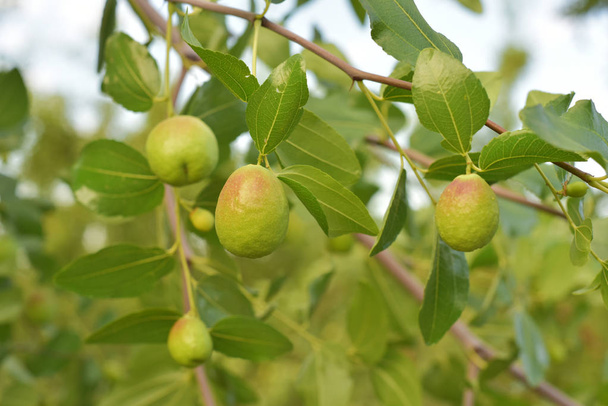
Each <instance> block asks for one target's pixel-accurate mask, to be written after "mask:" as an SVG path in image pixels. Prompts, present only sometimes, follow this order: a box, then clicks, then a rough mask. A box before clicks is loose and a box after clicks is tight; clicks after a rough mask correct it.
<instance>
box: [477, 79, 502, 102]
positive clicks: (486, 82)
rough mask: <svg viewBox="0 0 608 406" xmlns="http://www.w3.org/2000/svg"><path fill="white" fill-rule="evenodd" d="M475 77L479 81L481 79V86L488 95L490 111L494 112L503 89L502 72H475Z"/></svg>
mask: <svg viewBox="0 0 608 406" xmlns="http://www.w3.org/2000/svg"><path fill="white" fill-rule="evenodd" d="M475 76H477V79H479V81H480V82H481V85H482V86H483V88H484V89H486V92H487V93H488V98H489V99H490V111H492V109H493V108H494V105H495V104H496V101H497V100H498V96H499V95H500V90H501V89H502V76H501V74H500V72H475Z"/></svg>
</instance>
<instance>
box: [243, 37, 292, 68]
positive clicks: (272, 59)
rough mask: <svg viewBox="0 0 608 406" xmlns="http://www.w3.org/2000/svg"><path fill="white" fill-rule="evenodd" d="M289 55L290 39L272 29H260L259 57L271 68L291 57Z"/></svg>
mask: <svg viewBox="0 0 608 406" xmlns="http://www.w3.org/2000/svg"><path fill="white" fill-rule="evenodd" d="M252 38H253V36H252ZM252 46H253V45H252ZM289 55H290V52H289V40H288V39H287V38H285V37H284V36H282V35H279V34H277V33H276V32H273V31H271V30H260V32H259V33H258V57H259V58H260V59H261V60H262V61H263V62H264V63H265V64H266V65H267V66H268V67H269V68H270V69H272V68H275V67H277V66H278V65H280V64H281V63H282V62H283V61H284V60H285V59H287V58H289Z"/></svg>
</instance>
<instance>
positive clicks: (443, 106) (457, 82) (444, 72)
mask: <svg viewBox="0 0 608 406" xmlns="http://www.w3.org/2000/svg"><path fill="white" fill-rule="evenodd" d="M412 96H413V98H414V106H415V107H416V113H417V114H418V118H419V120H420V123H421V124H422V125H423V126H425V127H426V128H428V129H429V130H432V131H435V132H438V133H440V134H441V135H442V136H443V138H444V141H443V143H442V145H443V146H444V148H446V149H448V150H450V151H453V152H457V153H460V154H464V153H466V152H468V151H469V150H470V149H471V140H472V139H473V135H474V134H475V133H476V132H477V131H479V130H480V129H481V128H482V127H483V126H484V124H485V123H486V120H487V119H488V115H489V113H490V99H489V98H488V94H487V93H486V90H485V89H484V88H483V86H482V85H481V81H480V80H479V79H478V78H477V76H475V74H474V73H473V72H471V71H470V70H469V69H467V67H466V66H464V65H463V64H462V62H460V61H458V60H457V59H455V58H453V57H450V56H449V55H446V54H444V53H443V52H439V51H437V50H435V49H425V50H423V51H422V52H420V57H419V58H418V62H417V66H416V71H415V72H414V77H413V80H412Z"/></svg>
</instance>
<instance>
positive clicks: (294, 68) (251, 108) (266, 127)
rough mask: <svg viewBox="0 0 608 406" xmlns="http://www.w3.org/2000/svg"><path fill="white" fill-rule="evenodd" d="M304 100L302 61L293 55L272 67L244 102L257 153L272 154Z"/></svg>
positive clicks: (291, 126) (293, 124)
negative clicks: (263, 80)
mask: <svg viewBox="0 0 608 406" xmlns="http://www.w3.org/2000/svg"><path fill="white" fill-rule="evenodd" d="M307 100H308V87H307V84H306V69H305V68H304V60H303V59H302V56H301V55H294V56H292V57H291V58H289V59H287V60H286V61H285V62H283V63H282V64H280V65H279V66H277V67H276V68H274V69H273V70H272V72H271V73H270V76H269V77H268V79H266V81H265V82H264V83H263V84H262V86H260V88H259V89H258V90H256V91H255V93H253V95H252V96H251V98H250V99H249V103H248V104H247V110H246V112H245V118H246V120H247V126H248V127H249V132H250V133H251V137H252V138H253V141H254V142H255V146H256V148H257V149H258V151H260V153H262V154H269V153H271V152H272V151H273V150H274V149H275V148H276V147H277V145H279V144H280V143H281V141H283V140H284V139H285V138H287V137H288V136H289V134H291V132H292V131H293V130H294V129H295V128H296V126H297V124H298V122H299V121H300V118H301V117H302V113H303V109H302V107H303V106H304V105H305V104H306V101H307Z"/></svg>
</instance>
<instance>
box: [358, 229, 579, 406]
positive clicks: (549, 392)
mask: <svg viewBox="0 0 608 406" xmlns="http://www.w3.org/2000/svg"><path fill="white" fill-rule="evenodd" d="M355 237H356V238H357V239H358V240H359V241H360V242H361V243H362V244H363V245H364V246H365V247H367V248H368V249H371V247H373V245H374V242H375V241H374V239H373V238H372V237H370V236H367V235H363V234H355ZM374 258H375V259H376V260H377V261H378V262H380V263H381V264H382V265H383V266H384V268H386V270H387V271H389V273H390V274H391V275H393V276H394V277H395V279H397V281H398V282H399V283H400V284H401V285H402V286H403V287H404V288H405V289H406V290H407V291H408V292H410V294H411V295H412V296H413V297H414V298H415V299H416V300H417V301H418V302H422V299H423V298H424V287H423V286H422V284H421V283H420V282H419V281H418V280H417V279H416V278H415V277H414V276H412V274H410V273H409V272H408V271H407V269H406V268H405V267H404V266H403V265H401V264H400V263H399V262H398V261H397V259H396V258H395V257H394V256H393V255H392V254H391V253H390V252H388V251H386V250H385V251H382V252H380V253H379V254H377V255H376V256H375V257H374ZM450 332H451V333H452V334H453V335H454V336H455V337H456V339H458V340H459V341H460V342H461V343H462V345H463V346H464V347H465V348H466V349H467V350H472V351H475V352H476V353H477V354H478V355H479V356H480V357H481V358H483V359H484V360H486V361H490V360H492V359H493V358H494V357H495V355H494V351H493V350H492V349H491V348H490V347H489V346H488V345H487V344H485V343H483V342H482V341H481V339H480V338H479V337H477V336H476V335H475V334H474V333H473V332H472V331H471V330H470V329H469V327H468V326H467V325H466V324H464V323H463V322H462V321H457V322H456V323H454V325H453V326H452V328H451V329H450ZM509 372H510V373H511V375H513V377H515V378H516V379H517V380H518V381H520V382H522V383H523V384H525V385H527V386H529V387H530V388H531V389H532V390H533V391H534V392H536V393H537V394H538V395H540V396H542V397H543V398H545V399H547V400H549V401H551V402H553V403H554V404H556V405H559V406H580V404H579V403H578V402H576V401H575V400H573V399H571V398H570V397H569V396H568V395H566V394H565V393H563V392H562V391H560V390H559V389H557V388H556V387H554V386H553V385H551V384H549V383H547V382H543V383H541V384H540V385H538V386H536V387H531V386H530V385H529V383H528V380H527V378H526V375H525V373H524V371H523V370H522V369H521V368H520V367H518V366H516V365H511V367H510V368H509Z"/></svg>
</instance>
